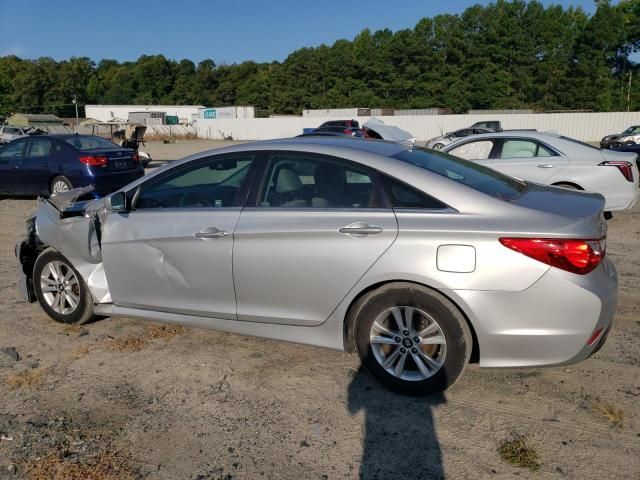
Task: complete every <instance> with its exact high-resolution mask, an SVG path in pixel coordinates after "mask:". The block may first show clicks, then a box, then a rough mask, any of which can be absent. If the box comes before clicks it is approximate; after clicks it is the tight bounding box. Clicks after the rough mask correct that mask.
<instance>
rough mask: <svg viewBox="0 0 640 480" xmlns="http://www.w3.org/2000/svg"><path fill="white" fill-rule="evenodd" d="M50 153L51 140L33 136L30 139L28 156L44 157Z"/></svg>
mask: <svg viewBox="0 0 640 480" xmlns="http://www.w3.org/2000/svg"><path fill="white" fill-rule="evenodd" d="M50 154H51V140H48V139H46V138H34V139H33V140H31V148H30V149H29V158H37V157H46V156H47V155H50Z"/></svg>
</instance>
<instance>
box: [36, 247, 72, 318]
mask: <svg viewBox="0 0 640 480" xmlns="http://www.w3.org/2000/svg"><path fill="white" fill-rule="evenodd" d="M40 289H41V290H42V295H43V297H44V300H45V302H47V305H49V307H51V309H53V311H55V312H56V313H58V314H60V315H69V314H72V313H73V312H75V310H76V309H77V308H78V305H79V304H80V284H79V282H78V278H77V277H76V274H75V273H74V272H73V270H72V269H71V267H70V266H69V265H67V264H65V263H63V262H60V261H58V260H52V261H51V262H49V263H47V264H46V265H45V266H44V268H43V269H42V274H41V275H40Z"/></svg>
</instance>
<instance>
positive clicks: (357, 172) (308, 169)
mask: <svg viewBox="0 0 640 480" xmlns="http://www.w3.org/2000/svg"><path fill="white" fill-rule="evenodd" d="M260 206H262V207H283V208H367V207H376V206H379V202H378V200H377V197H376V194H375V189H374V187H373V181H372V179H371V176H370V175H369V173H368V172H366V171H364V170H361V169H359V168H357V167H351V166H349V165H346V164H343V163H342V162H340V161H338V160H330V159H325V158H318V157H317V156H311V155H309V156H307V155H305V154H300V153H282V154H274V155H273V156H272V159H271V164H270V167H269V171H268V172H267V175H266V184H265V186H264V188H263V192H262V198H261V200H260Z"/></svg>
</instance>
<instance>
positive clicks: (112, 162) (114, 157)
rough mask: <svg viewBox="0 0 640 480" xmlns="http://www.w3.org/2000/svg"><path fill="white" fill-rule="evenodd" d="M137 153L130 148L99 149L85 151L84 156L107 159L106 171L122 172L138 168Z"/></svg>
mask: <svg viewBox="0 0 640 480" xmlns="http://www.w3.org/2000/svg"><path fill="white" fill-rule="evenodd" d="M135 153H136V152H135V151H134V150H131V149H128V148H118V147H116V148H98V149H94V150H83V151H82V156H85V155H86V156H92V157H98V156H103V157H107V167H106V170H107V171H109V172H121V171H125V170H135V169H136V168H138V164H139V162H138V161H136V160H134V159H133V155H134V154H135ZM101 168H102V167H101Z"/></svg>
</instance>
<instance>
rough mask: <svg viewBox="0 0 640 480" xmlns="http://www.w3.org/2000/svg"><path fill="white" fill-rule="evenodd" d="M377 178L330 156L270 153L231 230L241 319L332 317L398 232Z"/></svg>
mask: <svg viewBox="0 0 640 480" xmlns="http://www.w3.org/2000/svg"><path fill="white" fill-rule="evenodd" d="M375 178H376V176H375V174H374V173H372V172H371V171H369V170H368V169H366V168H365V167H362V166H359V165H355V164H352V163H350V162H346V161H344V160H341V159H337V158H335V157H325V156H320V155H315V154H309V153H299V152H274V153H273V154H272V155H271V159H270V162H269V167H268V168H267V169H266V175H265V177H264V181H263V185H262V188H261V191H260V194H259V195H258V196H257V201H256V203H255V204H254V206H253V207H251V208H245V209H244V210H243V211H242V214H241V215H240V219H239V221H238V225H237V227H236V230H235V233H234V237H235V243H234V254H233V259H234V260H233V273H234V279H235V286H236V296H237V299H238V319H239V320H245V321H254V322H268V323H281V324H290V325H305V326H313V325H318V324H320V323H322V322H324V321H325V320H326V319H327V318H328V317H329V315H330V314H331V312H332V311H333V310H334V309H335V308H336V307H337V305H338V304H339V303H340V301H341V300H342V299H343V298H344V297H345V295H346V294H347V293H348V292H349V290H350V289H351V288H352V287H353V286H354V285H355V284H356V283H357V282H358V280H359V279H360V278H361V277H362V276H363V275H364V274H365V272H366V271H367V270H368V269H369V268H370V267H371V266H372V265H373V264H374V263H375V262H376V260H377V259H378V258H380V256H381V255H382V254H383V253H384V252H385V251H386V250H387V248H389V246H390V245H391V244H392V243H393V241H394V240H395V238H396V235H397V231H398V227H397V222H396V218H395V215H394V213H393V211H392V210H391V209H390V208H383V205H382V204H381V199H380V197H379V195H378V194H377V192H378V189H377V188H376V186H375V184H374V182H375V181H376V180H375Z"/></svg>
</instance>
